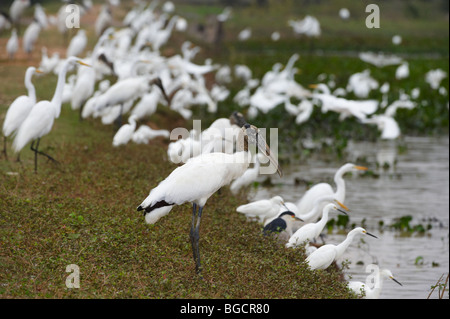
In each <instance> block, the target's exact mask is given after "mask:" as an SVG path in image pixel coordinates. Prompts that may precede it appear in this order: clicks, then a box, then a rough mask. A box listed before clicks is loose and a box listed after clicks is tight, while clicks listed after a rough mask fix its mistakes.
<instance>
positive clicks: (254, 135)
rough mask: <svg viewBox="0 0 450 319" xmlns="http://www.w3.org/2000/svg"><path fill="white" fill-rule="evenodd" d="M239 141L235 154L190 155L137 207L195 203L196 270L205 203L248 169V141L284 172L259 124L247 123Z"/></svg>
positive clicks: (192, 234)
mask: <svg viewBox="0 0 450 319" xmlns="http://www.w3.org/2000/svg"><path fill="white" fill-rule="evenodd" d="M237 143H238V145H237V148H238V150H239V151H238V152H236V153H233V154H225V153H208V154H202V155H200V156H197V157H194V158H191V159H190V160H188V161H187V162H186V164H184V165H183V166H180V167H178V168H176V169H175V170H174V171H172V173H171V174H170V175H169V176H168V177H167V178H166V179H165V180H163V181H162V182H161V183H160V184H159V185H158V186H157V187H155V188H154V189H152V190H151V191H150V194H149V195H148V197H147V198H146V199H145V200H144V201H143V202H142V204H141V205H139V207H138V208H137V210H138V211H144V214H151V213H152V211H154V210H156V209H160V208H163V207H167V206H173V205H182V204H183V203H186V202H191V203H193V213H192V224H191V231H190V239H191V244H192V250H193V255H194V261H195V264H196V265H195V267H196V272H197V274H200V272H201V263H200V250H199V237H200V234H199V229H200V221H201V217H202V212H203V207H204V206H205V204H206V201H207V200H208V198H209V197H211V195H213V194H214V193H215V192H216V191H218V190H219V189H220V188H221V187H223V186H225V185H228V184H229V183H230V182H231V181H232V180H234V179H236V178H237V177H239V176H241V175H242V174H243V173H244V172H245V170H246V169H247V167H248V165H249V155H250V154H249V149H248V147H249V144H256V145H257V147H258V148H259V150H260V151H261V152H262V153H264V154H265V155H266V156H267V157H268V158H269V160H270V162H271V163H272V164H273V165H274V166H275V167H276V168H277V172H278V174H280V175H281V168H280V167H279V165H278V162H277V160H276V159H275V158H274V157H273V154H272V153H271V152H270V149H269V147H268V146H267V144H266V142H265V140H264V138H263V137H262V136H260V134H259V130H258V129H257V128H256V127H254V126H252V125H250V124H245V125H244V126H243V127H242V129H241V133H240V135H239V138H238V141H237ZM197 208H198V212H197Z"/></svg>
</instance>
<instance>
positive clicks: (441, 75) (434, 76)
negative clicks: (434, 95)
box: [425, 69, 447, 90]
mask: <svg viewBox="0 0 450 319" xmlns="http://www.w3.org/2000/svg"><path fill="white" fill-rule="evenodd" d="M446 77H447V72H445V71H444V70H442V69H433V70H430V71H428V72H427V73H426V74H425V81H426V82H427V83H428V84H429V85H430V86H431V88H432V89H434V90H437V89H438V88H439V86H440V85H441V81H442V80H443V79H445V78H446Z"/></svg>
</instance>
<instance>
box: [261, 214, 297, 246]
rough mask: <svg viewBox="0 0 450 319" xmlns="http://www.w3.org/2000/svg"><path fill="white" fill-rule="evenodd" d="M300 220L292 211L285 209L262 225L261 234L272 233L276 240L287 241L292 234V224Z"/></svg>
mask: <svg viewBox="0 0 450 319" xmlns="http://www.w3.org/2000/svg"><path fill="white" fill-rule="evenodd" d="M301 221H302V220H301V219H300V218H298V217H295V214H294V213H293V212H291V211H285V212H283V213H281V214H280V215H279V216H278V217H277V218H275V219H274V220H272V221H271V222H270V223H268V224H267V225H266V226H264V228H263V234H264V235H265V236H267V235H269V234H274V235H275V236H276V237H277V239H278V240H280V241H287V240H288V239H289V238H290V237H291V236H292V233H293V228H294V224H295V223H297V222H301Z"/></svg>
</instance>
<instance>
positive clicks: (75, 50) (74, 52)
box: [66, 29, 88, 57]
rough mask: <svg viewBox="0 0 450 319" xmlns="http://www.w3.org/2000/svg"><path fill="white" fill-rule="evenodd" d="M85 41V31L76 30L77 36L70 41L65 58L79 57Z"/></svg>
mask: <svg viewBox="0 0 450 319" xmlns="http://www.w3.org/2000/svg"><path fill="white" fill-rule="evenodd" d="M87 40H88V39H87V36H86V31H85V30H83V29H80V30H78V32H77V34H76V35H75V36H74V37H73V38H72V40H70V43H69V46H68V48H67V51H66V56H68V57H69V56H80V55H81V53H83V51H84V49H85V48H86V45H87Z"/></svg>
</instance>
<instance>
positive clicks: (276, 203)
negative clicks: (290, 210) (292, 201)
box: [236, 196, 284, 223]
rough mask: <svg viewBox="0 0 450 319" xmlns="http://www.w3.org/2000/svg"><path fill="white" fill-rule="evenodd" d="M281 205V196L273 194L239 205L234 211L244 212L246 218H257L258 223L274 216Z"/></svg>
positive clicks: (282, 202) (282, 204) (282, 203)
mask: <svg viewBox="0 0 450 319" xmlns="http://www.w3.org/2000/svg"><path fill="white" fill-rule="evenodd" d="M282 206H284V200H283V198H282V197H281V196H274V197H272V198H270V199H261V200H258V201H255V202H252V203H248V204H245V205H241V206H239V207H238V208H236V211H237V212H239V213H241V214H244V215H245V216H247V217H248V218H258V219H259V222H260V223H264V221H265V220H266V219H269V218H272V217H274V216H276V215H277V214H278V213H279V211H280V208H281V207H282Z"/></svg>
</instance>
